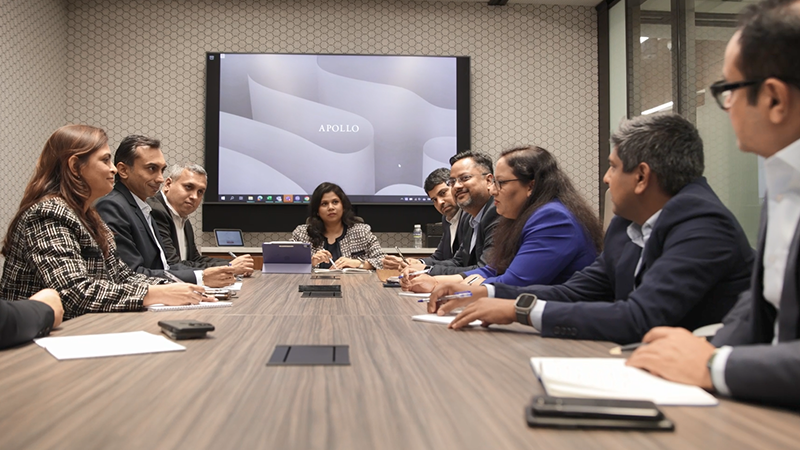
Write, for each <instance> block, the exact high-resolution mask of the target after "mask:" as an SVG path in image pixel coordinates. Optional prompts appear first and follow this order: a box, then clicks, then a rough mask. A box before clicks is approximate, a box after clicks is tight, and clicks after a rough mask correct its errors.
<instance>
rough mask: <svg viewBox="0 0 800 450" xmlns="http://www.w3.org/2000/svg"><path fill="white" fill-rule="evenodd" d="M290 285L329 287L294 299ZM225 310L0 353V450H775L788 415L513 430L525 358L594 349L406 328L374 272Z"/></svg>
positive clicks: (761, 411) (102, 325)
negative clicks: (92, 350) (134, 339)
mask: <svg viewBox="0 0 800 450" xmlns="http://www.w3.org/2000/svg"><path fill="white" fill-rule="evenodd" d="M300 284H341V286H342V297H341V298H313V297H312V298H301V294H300V293H299V292H298V285H300ZM233 301H234V305H233V306H232V307H230V308H215V309H203V310H188V311H165V312H152V311H145V312H140V313H108V314H87V315H84V316H81V317H78V318H75V319H72V320H69V321H67V322H65V323H64V324H62V325H61V327H60V328H58V329H57V330H54V331H53V333H52V336H71V335H84V334H96V333H113V332H126V331H138V330H143V331H147V332H150V333H154V334H159V333H160V327H159V326H158V324H157V322H158V321H159V320H171V319H197V320H202V321H206V322H209V323H212V324H213V325H214V326H215V327H216V330H215V331H213V332H212V333H210V334H209V336H208V337H207V338H205V339H195V340H182V341H179V342H180V343H181V344H182V345H184V346H186V350H185V351H181V352H171V353H156V354H145V355H131V356H120V357H109V358H96V359H81V360H69V361H57V360H56V359H55V358H54V357H52V356H51V355H50V354H49V353H47V352H46V351H45V350H44V349H42V348H40V347H39V346H37V345H36V344H33V343H31V344H27V345H23V346H21V347H16V348H13V349H9V350H6V351H2V352H0V448H2V449H50V448H53V449H145V448H152V449H192V450H197V449H257V448H276V449H290V448H291V449H373V448H377V449H384V448H386V449H395V448H396V449H411V448H413V449H451V448H466V449H472V448H475V449H518V448H519V449H521V448H526V449H529V448H532V449H536V448H575V449H584V448H591V449H601V448H615V449H617V448H632V449H633V448H635V449H650V448H653V449H655V448H674V449H685V448H726V449H733V448H758V449H765V448H790V447H797V446H798V445H800V415H798V414H797V413H794V412H789V411H785V410H781V409H777V408H769V407H761V406H757V405H753V404H748V403H743V402H737V401H733V400H729V399H725V398H722V399H720V404H719V406H716V407H662V409H663V411H664V412H665V414H666V415H667V417H668V418H669V419H671V420H672V421H673V422H674V423H675V427H676V429H675V431H674V432H637V431H608V430H570V429H566V430H565V429H544V428H529V427H528V426H527V424H526V422H525V417H524V407H525V405H526V404H527V403H528V402H529V401H530V399H531V397H532V396H534V395H538V394H543V393H544V390H543V388H542V386H541V384H540V383H539V381H538V380H537V379H536V377H535V376H534V374H533V371H532V370H531V368H530V364H529V359H530V357H532V356H576V357H610V356H609V354H608V350H609V348H611V347H613V346H614V344H612V343H608V342H588V341H571V340H560V339H545V338H542V337H540V336H538V335H537V334H536V333H535V332H533V330H532V329H531V328H529V327H524V326H522V325H518V324H517V325H511V326H505V327H499V328H497V329H491V328H490V329H483V328H481V327H477V328H473V329H468V330H464V331H452V330H449V329H447V327H446V326H443V325H439V324H430V323H422V322H415V321H412V320H411V316H412V315H416V314H423V313H424V312H425V305H424V303H418V302H417V300H416V299H414V298H407V297H400V296H399V295H398V290H397V289H393V288H384V287H383V286H382V284H381V283H380V281H379V280H378V277H377V276H376V275H375V274H374V273H371V274H352V275H351V274H345V275H342V276H341V278H340V279H336V280H330V279H327V280H320V279H311V275H308V274H306V275H280V274H257V275H255V276H254V277H253V278H251V279H246V280H245V282H244V286H243V289H242V291H241V293H240V295H239V296H238V297H237V298H235V299H234V300H233ZM302 344H307V345H312V344H313V345H348V346H349V354H350V362H351V364H350V365H348V366H267V365H266V363H267V362H268V361H269V359H270V356H271V355H272V353H273V351H274V349H275V346H277V345H302Z"/></svg>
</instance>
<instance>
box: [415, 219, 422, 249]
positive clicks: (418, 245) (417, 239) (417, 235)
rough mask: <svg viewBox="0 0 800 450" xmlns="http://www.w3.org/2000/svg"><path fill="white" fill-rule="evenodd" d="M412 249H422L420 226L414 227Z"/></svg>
mask: <svg viewBox="0 0 800 450" xmlns="http://www.w3.org/2000/svg"><path fill="white" fill-rule="evenodd" d="M413 234H414V248H422V225H420V224H416V225H414V233H413Z"/></svg>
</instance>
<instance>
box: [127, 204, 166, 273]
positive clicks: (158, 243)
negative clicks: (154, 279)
mask: <svg viewBox="0 0 800 450" xmlns="http://www.w3.org/2000/svg"><path fill="white" fill-rule="evenodd" d="M133 199H134V200H135V201H136V204H137V205H139V209H141V210H142V214H144V219H145V222H147V225H148V228H149V229H150V234H151V235H152V236H153V239H155V240H156V246H157V247H158V254H159V256H161V264H162V265H163V266H164V270H169V264H167V257H166V255H165V254H164V249H163V248H161V241H159V240H158V235H157V234H156V230H155V228H153V218H152V217H150V211H152V210H153V208H152V207H151V206H150V205H148V204H147V202H145V201H144V200H142V199H140V198H139V197H137V196H136V195H134V196H133Z"/></svg>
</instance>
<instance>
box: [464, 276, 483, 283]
mask: <svg viewBox="0 0 800 450" xmlns="http://www.w3.org/2000/svg"><path fill="white" fill-rule="evenodd" d="M480 277H481V276H480V275H473V276H472V279H471V280H469V281H467V284H472V283H474V282H476V281H478V278H480Z"/></svg>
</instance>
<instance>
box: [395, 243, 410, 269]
mask: <svg viewBox="0 0 800 450" xmlns="http://www.w3.org/2000/svg"><path fill="white" fill-rule="evenodd" d="M394 249H395V250H397V254H398V255H400V258H401V259H402V260H403V262H404V263H406V264H408V260H407V259H406V257H405V256H403V252H401V251H400V249H399V248H398V247H397V246H396V245H395V246H394Z"/></svg>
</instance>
